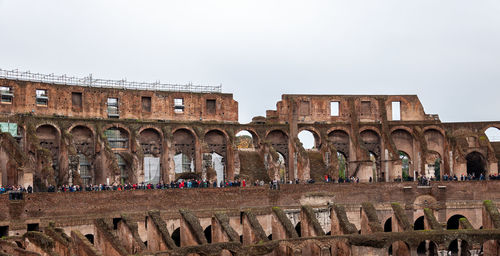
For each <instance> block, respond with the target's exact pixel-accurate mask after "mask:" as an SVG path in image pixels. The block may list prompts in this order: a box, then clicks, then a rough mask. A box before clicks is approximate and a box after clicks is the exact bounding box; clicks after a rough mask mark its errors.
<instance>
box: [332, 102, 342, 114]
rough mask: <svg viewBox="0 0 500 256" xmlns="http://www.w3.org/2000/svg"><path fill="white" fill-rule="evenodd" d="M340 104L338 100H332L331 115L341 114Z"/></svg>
mask: <svg viewBox="0 0 500 256" xmlns="http://www.w3.org/2000/svg"><path fill="white" fill-rule="evenodd" d="M339 105H340V104H339V102H338V101H332V102H330V116H339V112H340V111H339Z"/></svg>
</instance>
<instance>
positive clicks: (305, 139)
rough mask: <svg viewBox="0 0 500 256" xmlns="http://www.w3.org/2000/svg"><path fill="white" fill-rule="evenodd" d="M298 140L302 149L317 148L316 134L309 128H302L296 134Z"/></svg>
mask: <svg viewBox="0 0 500 256" xmlns="http://www.w3.org/2000/svg"><path fill="white" fill-rule="evenodd" d="M297 137H298V138H299V141H300V142H301V143H302V146H303V147H304V149H317V148H318V144H319V143H318V138H317V137H318V136H317V135H316V134H314V133H312V132H311V131H309V130H303V131H301V132H299V134H298V135H297Z"/></svg>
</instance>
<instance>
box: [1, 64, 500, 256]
mask: <svg viewBox="0 0 500 256" xmlns="http://www.w3.org/2000/svg"><path fill="white" fill-rule="evenodd" d="M0 71H1V72H0V96H1V102H0V112H1V115H0V128H1V130H2V133H1V134H0V185H2V186H3V187H9V188H13V187H18V186H22V187H25V188H27V187H28V186H30V187H32V188H33V189H34V193H22V192H13V191H9V192H8V193H5V194H2V195H0V206H1V210H0V236H1V237H2V238H1V239H0V255H61V256H62V255H448V254H451V255H500V247H499V244H498V241H499V239H500V230H499V228H500V215H499V212H498V209H497V207H496V205H497V204H498V202H500V181H498V180H497V174H498V159H499V154H500V144H498V142H493V141H490V139H489V138H488V137H487V136H486V134H485V131H486V130H487V129H489V128H500V122H467V123H443V122H441V121H440V120H439V117H438V116H437V115H430V114H426V113H425V112H424V109H423V107H422V105H421V103H420V101H419V99H418V97H417V96H415V95H283V97H282V100H281V101H279V102H278V103H277V108H276V110H268V111H267V112H266V117H255V118H254V119H253V121H252V122H251V123H248V124H240V123H238V121H237V120H238V104H237V102H236V101H235V100H234V99H233V98H232V94H226V93H221V91H220V90H221V89H220V87H203V86H193V85H185V86H179V85H164V84H159V83H153V84H144V83H132V82H127V81H112V80H102V79H93V78H92V77H88V78H81V79H80V78H72V77H66V76H53V75H41V74H31V73H26V72H24V73H23V72H17V71H4V70H0ZM242 131H245V132H246V133H245V134H247V135H245V136H239V135H241V134H242V133H241V132H242ZM304 131H307V132H310V133H311V134H312V135H313V137H314V147H313V148H312V149H305V148H304V147H303V144H302V143H301V141H300V140H299V139H298V134H299V133H301V132H304ZM454 176H455V177H457V180H456V181H449V179H448V180H445V181H444V180H443V178H445V177H454ZM325 177H328V179H329V180H331V181H335V182H328V183H327V182H324V180H325ZM349 177H357V178H359V183H356V182H354V183H353V182H349V183H338V181H339V180H344V179H346V178H347V179H349ZM423 177H426V178H427V179H432V181H431V182H430V184H421V183H418V182H416V181H412V180H416V179H417V178H419V179H421V178H423ZM188 179H195V180H207V181H211V183H210V184H212V183H215V184H216V185H219V184H220V183H221V182H222V183H224V181H228V182H229V181H233V180H241V181H242V180H245V181H246V184H247V186H245V187H224V188H220V187H213V186H210V187H208V188H183V189H180V188H171V187H169V188H166V186H164V189H149V190H141V189H136V190H120V191H119V190H116V191H113V190H112V191H91V192H83V191H82V192H54V193H50V192H46V191H47V189H48V187H49V186H51V185H53V186H55V187H56V188H57V187H60V186H64V185H78V186H79V187H82V188H83V187H86V186H89V185H91V184H94V185H95V184H109V185H113V184H114V185H115V186H116V187H119V185H120V184H128V183H130V184H140V183H151V184H158V183H159V184H171V183H172V184H173V182H175V181H178V180H188ZM437 179H439V180H441V181H434V180H437ZM461 179H464V180H461ZM469 179H470V180H469ZM257 180H258V181H263V183H264V186H253V184H254V182H255V181H257ZM272 180H279V181H280V185H279V188H278V189H271V188H270V187H269V186H268V185H267V184H268V183H269V182H270V181H272ZM311 180H314V181H315V183H314V184H310V183H311V182H308V181H311Z"/></svg>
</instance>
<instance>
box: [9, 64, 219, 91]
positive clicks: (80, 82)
mask: <svg viewBox="0 0 500 256" xmlns="http://www.w3.org/2000/svg"><path fill="white" fill-rule="evenodd" d="M0 78H5V79H12V80H19V81H30V82H42V83H49V84H64V85H76V86H88V87H97V88H115V89H131V90H148V91H151V90H152V91H172V92H199V93H220V92H222V85H218V86H207V85H194V84H191V83H189V84H184V85H182V84H164V83H160V81H156V82H153V83H147V82H130V81H127V80H126V79H122V80H110V79H96V78H93V77H92V74H90V75H89V76H87V77H83V78H80V77H74V76H66V75H54V74H40V73H31V72H30V71H19V70H17V69H14V70H4V69H1V68H0Z"/></svg>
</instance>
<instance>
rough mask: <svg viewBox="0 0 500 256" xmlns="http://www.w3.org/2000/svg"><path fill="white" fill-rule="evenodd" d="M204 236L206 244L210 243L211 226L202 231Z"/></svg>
mask: <svg viewBox="0 0 500 256" xmlns="http://www.w3.org/2000/svg"><path fill="white" fill-rule="evenodd" d="M203 233H204V234H205V237H206V238H207V242H208V243H212V225H209V226H208V227H207V228H205V230H204V231H203Z"/></svg>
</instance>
